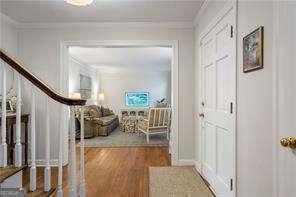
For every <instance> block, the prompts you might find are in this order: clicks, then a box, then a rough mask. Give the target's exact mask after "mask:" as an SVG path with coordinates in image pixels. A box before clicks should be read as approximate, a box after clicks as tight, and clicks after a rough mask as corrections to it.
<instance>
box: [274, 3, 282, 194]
mask: <svg viewBox="0 0 296 197" xmlns="http://www.w3.org/2000/svg"><path fill="white" fill-rule="evenodd" d="M279 9H280V7H279V2H278V1H274V2H273V20H272V21H273V32H274V33H273V66H272V69H273V76H272V77H273V80H272V81H273V84H272V87H273V88H272V91H273V97H272V98H273V99H272V102H273V103H272V105H273V109H272V110H273V116H272V119H273V121H272V122H273V124H272V127H273V130H274V131H273V133H274V135H273V140H274V146H273V150H272V151H273V165H274V166H273V194H274V195H273V196H274V197H277V196H279V182H278V181H279V171H278V166H279V164H278V161H279V160H278V158H279V155H278V139H279V129H278V121H279V119H278V118H279V117H278V109H279V108H278V107H279V103H278V92H279V89H278V80H279V76H278V73H279V72H278V70H279V68H278V65H279V59H278V45H279V43H278V42H279V41H278V38H279V31H280V24H279V17H280V13H279V12H280V11H279Z"/></svg>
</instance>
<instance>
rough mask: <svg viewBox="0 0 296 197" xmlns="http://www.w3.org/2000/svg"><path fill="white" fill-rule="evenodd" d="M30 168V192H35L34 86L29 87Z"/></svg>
mask: <svg viewBox="0 0 296 197" xmlns="http://www.w3.org/2000/svg"><path fill="white" fill-rule="evenodd" d="M31 90H32V95H31V116H30V117H31V144H30V145H31V167H30V191H35V190H36V161H35V152H36V151H35V86H34V85H32V87H31Z"/></svg>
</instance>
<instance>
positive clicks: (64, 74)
mask: <svg viewBox="0 0 296 197" xmlns="http://www.w3.org/2000/svg"><path fill="white" fill-rule="evenodd" d="M69 46H108V47H110V46H171V47H172V49H173V50H172V51H173V56H172V125H171V138H170V139H171V140H170V152H171V156H172V159H171V161H172V165H178V164H179V50H178V48H179V43H178V40H102V41H98V40H84V41H83V40H80V41H62V42H61V43H60V69H61V70H60V74H61V75H60V88H61V90H62V92H63V93H64V94H66V92H67V90H68V80H69V79H68V62H67V59H68V58H67V57H68V55H69V54H68V47H69ZM65 117H66V116H65ZM65 122H67V121H65ZM65 140H66V139H65ZM64 158H67V155H65V156H64Z"/></svg>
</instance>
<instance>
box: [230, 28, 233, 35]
mask: <svg viewBox="0 0 296 197" xmlns="http://www.w3.org/2000/svg"><path fill="white" fill-rule="evenodd" d="M230 38H233V26H232V25H231V26H230Z"/></svg>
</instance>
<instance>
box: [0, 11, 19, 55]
mask: <svg viewBox="0 0 296 197" xmlns="http://www.w3.org/2000/svg"><path fill="white" fill-rule="evenodd" d="M0 25H1V26H0V27H1V31H0V47H1V48H2V49H4V50H6V51H7V52H8V53H9V54H11V55H13V56H17V54H18V30H17V25H16V24H15V22H14V21H12V20H11V19H9V18H7V17H6V16H4V15H2V14H1V13H0Z"/></svg>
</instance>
